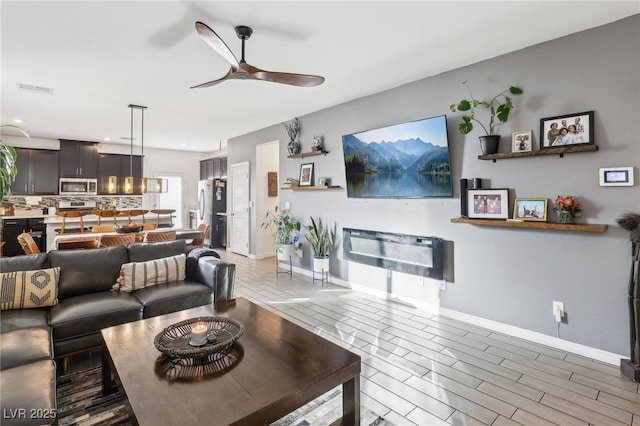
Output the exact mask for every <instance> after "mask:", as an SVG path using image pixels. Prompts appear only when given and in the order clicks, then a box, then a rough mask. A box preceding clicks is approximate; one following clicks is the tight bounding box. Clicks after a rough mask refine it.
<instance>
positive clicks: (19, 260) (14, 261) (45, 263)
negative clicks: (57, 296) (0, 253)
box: [0, 253, 49, 272]
mask: <svg viewBox="0 0 640 426" xmlns="http://www.w3.org/2000/svg"><path fill="white" fill-rule="evenodd" d="M48 267H49V258H48V257H47V254H46V253H37V254H23V255H20V256H13V257H0V271H2V272H14V271H32V270H34V269H45V268H48Z"/></svg>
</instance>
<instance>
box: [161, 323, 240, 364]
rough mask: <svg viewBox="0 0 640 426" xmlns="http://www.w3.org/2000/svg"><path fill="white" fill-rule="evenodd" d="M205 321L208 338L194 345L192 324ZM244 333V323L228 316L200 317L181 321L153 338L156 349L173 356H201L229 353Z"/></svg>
mask: <svg viewBox="0 0 640 426" xmlns="http://www.w3.org/2000/svg"><path fill="white" fill-rule="evenodd" d="M197 322H204V323H205V324H206V326H207V328H208V332H207V337H208V340H207V342H206V343H204V344H203V345H202V346H197V347H194V346H193V345H192V344H191V343H190V341H191V326H192V325H193V324H195V323H197ZM242 333H244V325H242V324H240V323H239V322H238V321H236V320H234V319H231V318H227V317H198V318H191V319H187V320H184V321H180V322H178V323H176V324H173V325H170V326H169V327H167V328H165V329H164V330H162V331H161V332H160V333H158V334H157V335H156V337H155V339H153V344H154V345H155V347H156V349H158V350H159V351H160V352H162V353H164V354H165V355H167V356H169V357H172V358H201V357H206V356H209V355H211V354H215V353H227V352H228V351H229V349H230V348H231V345H233V344H234V343H235V342H236V340H238V339H239V338H240V336H242Z"/></svg>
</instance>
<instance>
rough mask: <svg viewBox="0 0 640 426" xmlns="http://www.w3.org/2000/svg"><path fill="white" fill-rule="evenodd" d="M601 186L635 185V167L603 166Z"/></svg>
mask: <svg viewBox="0 0 640 426" xmlns="http://www.w3.org/2000/svg"><path fill="white" fill-rule="evenodd" d="M599 175H600V186H633V167H602V168H601V169H600V173H599Z"/></svg>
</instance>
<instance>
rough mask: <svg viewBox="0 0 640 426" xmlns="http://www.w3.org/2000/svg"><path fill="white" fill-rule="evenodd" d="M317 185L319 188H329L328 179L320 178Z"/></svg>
mask: <svg viewBox="0 0 640 426" xmlns="http://www.w3.org/2000/svg"><path fill="white" fill-rule="evenodd" d="M316 185H318V186H327V178H326V177H324V176H323V177H319V178H318V182H317V183H316Z"/></svg>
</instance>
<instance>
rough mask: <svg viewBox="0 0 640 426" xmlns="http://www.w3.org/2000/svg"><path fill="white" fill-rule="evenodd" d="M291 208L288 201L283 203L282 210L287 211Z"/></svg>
mask: <svg viewBox="0 0 640 426" xmlns="http://www.w3.org/2000/svg"><path fill="white" fill-rule="evenodd" d="M290 208H291V203H290V202H289V201H285V202H284V209H285V210H289V209H290Z"/></svg>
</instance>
